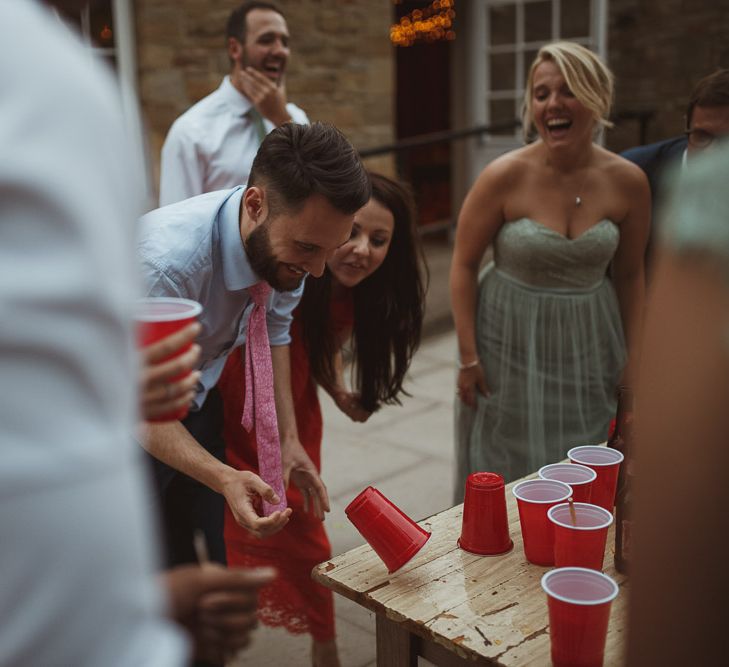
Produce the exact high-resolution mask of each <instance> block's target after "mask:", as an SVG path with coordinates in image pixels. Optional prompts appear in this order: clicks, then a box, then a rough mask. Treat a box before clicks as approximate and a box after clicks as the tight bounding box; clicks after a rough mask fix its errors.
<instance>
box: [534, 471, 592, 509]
mask: <svg viewBox="0 0 729 667" xmlns="http://www.w3.org/2000/svg"><path fill="white" fill-rule="evenodd" d="M539 477H540V479H556V480H557V481H558V482H564V483H565V484H569V485H570V486H571V487H572V500H573V501H574V502H576V503H589V502H590V497H591V496H592V483H593V482H594V481H595V479H597V473H596V472H595V471H594V470H593V469H592V468H588V467H587V466H583V465H580V464H579V463H550V464H549V465H546V466H542V467H541V468H539Z"/></svg>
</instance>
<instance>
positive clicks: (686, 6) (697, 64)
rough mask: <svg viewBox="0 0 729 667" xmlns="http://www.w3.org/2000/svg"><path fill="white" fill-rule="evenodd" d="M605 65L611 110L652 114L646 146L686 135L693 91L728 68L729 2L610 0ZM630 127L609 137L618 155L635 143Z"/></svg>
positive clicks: (628, 124)
mask: <svg viewBox="0 0 729 667" xmlns="http://www.w3.org/2000/svg"><path fill="white" fill-rule="evenodd" d="M608 62H609V64H610V66H611V68H612V70H613V72H614V73H615V78H616V99H615V108H616V110H617V111H618V112H620V111H646V112H649V113H652V114H653V115H652V117H651V118H650V120H649V121H648V123H647V136H646V143H651V142H654V141H659V140H661V139H665V138H667V137H671V136H675V135H676V134H679V133H680V132H681V131H682V130H683V129H684V110H685V107H686V101H687V98H688V95H689V93H690V92H691V89H692V88H693V86H694V85H695V84H696V82H697V81H698V80H699V79H701V78H702V77H703V76H705V75H707V74H710V73H711V72H713V71H714V70H716V69H717V68H720V67H723V68H729V0H661V1H660V2H654V1H653V0H610V3H609V14H608ZM637 140H638V135H637V128H636V123H635V122H634V121H624V122H622V123H621V124H620V126H619V127H617V128H616V129H615V130H613V131H612V132H610V134H609V136H608V145H609V147H610V148H612V149H614V150H618V151H619V150H622V149H624V148H627V147H628V146H631V145H634V144H635V143H637Z"/></svg>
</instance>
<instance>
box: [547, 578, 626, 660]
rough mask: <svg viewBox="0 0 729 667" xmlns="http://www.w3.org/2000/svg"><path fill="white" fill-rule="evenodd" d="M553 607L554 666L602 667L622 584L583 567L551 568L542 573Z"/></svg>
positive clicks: (550, 620)
mask: <svg viewBox="0 0 729 667" xmlns="http://www.w3.org/2000/svg"><path fill="white" fill-rule="evenodd" d="M542 588H543V589H544V591H545V592H546V593H547V606H548V608H549V639H550V642H551V645H552V665H553V666H554V667H602V664H603V659H604V655H605V640H606V639H607V629H608V623H609V621H610V606H611V604H612V601H613V600H614V599H615V598H616V596H617V594H618V585H617V584H616V583H615V582H614V581H613V580H612V579H611V578H610V577H608V576H607V575H606V574H603V573H602V572H596V571H595V570H588V569H586V568H583V567H563V568H559V569H556V570H550V571H549V572H547V573H546V574H545V575H544V576H543V577H542Z"/></svg>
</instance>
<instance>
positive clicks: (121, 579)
mask: <svg viewBox="0 0 729 667" xmlns="http://www.w3.org/2000/svg"><path fill="white" fill-rule="evenodd" d="M38 44H42V45H43V48H42V49H39V48H38ZM49 54H52V57H51V59H50V60H49ZM0 90H2V95H0V156H2V157H1V158H0V192H1V193H2V194H1V195H0V313H2V316H1V319H0V453H1V458H0V544H1V546H0V573H2V574H1V576H2V587H1V589H0V590H1V591H2V592H1V593H0V619H1V620H0V665H77V666H85V665H89V666H91V665H130V666H131V665H150V666H152V665H154V666H157V665H179V664H182V663H183V661H184V658H185V652H186V651H185V645H184V641H183V639H182V637H181V635H180V634H179V633H178V631H177V630H176V629H175V628H174V627H173V626H172V625H171V624H170V623H169V622H168V621H166V620H163V617H162V612H163V600H162V597H161V592H160V590H158V587H157V586H156V584H155V582H154V578H153V577H154V575H153V571H154V566H155V564H156V541H155V539H154V535H153V533H152V530H151V526H150V522H149V513H150V506H151V501H150V500H149V496H148V494H147V488H146V484H145V482H144V480H143V477H142V474H141V458H140V457H141V454H140V450H139V448H138V446H137V445H136V444H135V443H134V442H133V440H132V437H133V428H134V423H135V411H136V406H135V403H136V399H135V388H136V386H137V373H136V369H137V358H136V355H135V352H134V345H133V338H132V331H131V325H130V321H131V318H130V313H131V305H132V301H133V298H134V296H135V295H136V293H137V285H136V279H135V273H136V265H135V262H134V239H133V236H132V230H133V229H134V224H133V221H134V219H135V216H136V215H137V213H138V210H139V209H138V207H139V206H140V204H141V197H142V196H143V192H142V190H141V188H140V187H139V186H140V184H139V183H135V182H134V178H135V175H137V174H140V173H143V168H142V166H141V165H140V163H139V157H140V156H139V154H138V153H137V152H135V151H134V150H133V149H134V148H138V147H139V143H138V142H139V138H138V137H135V138H134V139H133V140H132V139H130V137H129V136H127V134H126V132H125V125H124V120H123V118H122V116H121V112H120V109H121V102H120V99H119V95H118V90H117V88H116V87H115V86H114V85H113V83H112V80H111V77H110V76H109V74H108V73H107V72H106V71H102V70H101V66H100V65H98V64H96V63H94V62H93V61H92V59H91V58H90V57H89V55H88V51H87V50H85V49H84V48H83V47H82V46H81V44H80V42H77V41H76V40H75V38H73V37H72V36H71V35H70V33H69V32H68V30H66V29H65V28H63V27H62V26H61V25H60V24H59V22H58V20H57V19H56V18H55V17H54V16H53V15H52V14H51V13H50V12H49V11H48V10H47V8H45V7H43V6H41V5H39V4H38V3H36V2H34V1H33V2H31V1H29V0H23V1H22V2H21V1H18V0H16V1H14V2H0Z"/></svg>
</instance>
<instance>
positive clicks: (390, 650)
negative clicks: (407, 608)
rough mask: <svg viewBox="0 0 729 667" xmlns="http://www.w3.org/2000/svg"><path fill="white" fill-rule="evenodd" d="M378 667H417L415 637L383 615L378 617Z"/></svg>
mask: <svg viewBox="0 0 729 667" xmlns="http://www.w3.org/2000/svg"><path fill="white" fill-rule="evenodd" d="M376 628H377V667H417V665H418V655H417V650H415V639H416V638H415V637H413V635H411V634H410V633H409V632H408V631H407V630H405V629H403V628H402V627H401V626H400V625H398V624H397V623H394V622H393V621H391V620H389V619H388V618H386V617H385V616H383V615H380V614H377V616H376Z"/></svg>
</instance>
